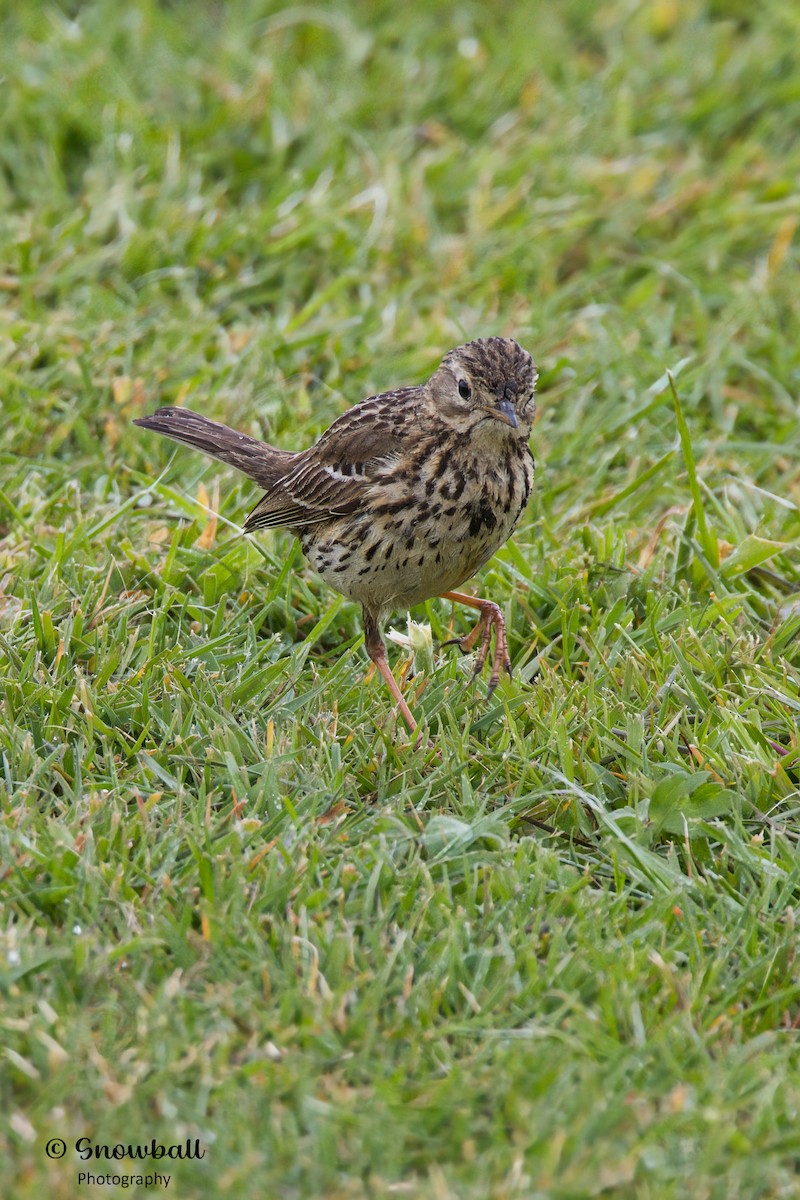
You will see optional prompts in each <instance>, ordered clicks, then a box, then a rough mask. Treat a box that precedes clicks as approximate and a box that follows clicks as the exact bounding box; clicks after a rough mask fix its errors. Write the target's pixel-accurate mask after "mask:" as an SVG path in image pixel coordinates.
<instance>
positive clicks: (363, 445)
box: [245, 388, 420, 530]
mask: <svg viewBox="0 0 800 1200" xmlns="http://www.w3.org/2000/svg"><path fill="white" fill-rule="evenodd" d="M419 391H420V389H419V388H403V389H401V390H400V391H397V392H384V393H382V394H381V395H380V396H372V397H370V398H369V399H368V400H363V401H362V402H361V404H357V405H355V407H354V408H350V409H348V410H347V412H345V413H342V415H341V416H340V417H339V418H338V419H337V420H336V421H334V423H333V424H332V425H331V427H330V428H329V429H328V430H326V432H325V433H324V434H323V435H322V437H321V438H320V439H319V441H318V442H317V443H316V445H314V446H312V447H311V448H310V449H309V450H306V451H304V452H303V453H301V454H298V455H297V457H296V460H295V465H294V466H293V468H292V470H291V471H289V472H287V474H286V475H284V476H283V477H282V478H281V479H278V480H276V482H275V483H274V484H273V485H272V487H270V488H269V489H268V491H267V492H266V494H265V495H264V496H262V498H261V500H259V502H258V504H257V505H256V506H255V508H254V509H253V511H252V512H251V513H250V516H249V517H248V518H247V520H246V522H245V529H248V530H249V529H268V528H278V527H279V526H284V527H286V528H288V529H299V528H302V527H303V526H305V525H316V524H318V523H319V522H320V521H327V520H329V519H330V518H331V517H337V516H347V515H349V514H350V513H355V512H358V511H359V510H360V509H361V508H363V506H364V505H365V502H366V500H367V497H368V495H369V492H370V490H371V489H372V487H373V486H374V484H375V483H376V481H377V480H379V479H380V477H381V474H382V473H384V472H385V471H386V469H387V468H388V467H389V466H390V464H391V463H392V462H393V460H395V459H396V458H397V456H398V454H400V453H401V452H402V451H403V449H404V447H406V446H407V445H408V442H409V440H410V439H411V437H412V428H413V411H414V408H415V404H414V402H415V400H416V399H417V397H418V396H419Z"/></svg>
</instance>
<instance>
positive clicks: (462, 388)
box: [458, 379, 472, 400]
mask: <svg viewBox="0 0 800 1200" xmlns="http://www.w3.org/2000/svg"><path fill="white" fill-rule="evenodd" d="M458 394H459V396H460V397H461V399H462V400H469V398H470V396H471V395H472V392H471V391H470V387H469V384H468V383H467V381H466V379H459V381H458Z"/></svg>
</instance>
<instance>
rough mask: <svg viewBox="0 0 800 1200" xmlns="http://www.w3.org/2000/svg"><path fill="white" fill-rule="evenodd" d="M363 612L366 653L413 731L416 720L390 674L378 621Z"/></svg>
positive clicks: (415, 726) (370, 614)
mask: <svg viewBox="0 0 800 1200" xmlns="http://www.w3.org/2000/svg"><path fill="white" fill-rule="evenodd" d="M363 612H364V645H365V646H366V650H367V654H368V655H369V656H370V658H371V659H372V661H373V662H374V663H375V666H376V667H377V668H378V670H379V671H380V673H381V675H382V676H383V678H384V681H385V683H386V686H387V687H388V689H389V691H390V692H391V693H392V696H393V697H394V699H395V701H396V703H397V707H398V708H399V709H400V712H401V713H402V714H403V717H404V719H405V722H406V724H407V725H408V728H409V729H410V730H411V732H412V733H413V732H414V730H415V729H416V728H417V722H416V721H415V720H414V718H413V716H412V715H411V709H410V708H409V707H408V705H407V704H406V702H405V700H404V699H403V693H402V692H401V691H400V687H399V685H398V683H397V680H396V679H395V677H394V675H393V674H392V672H391V669H390V667H389V662H388V659H387V658H386V647H385V646H384V644H383V638H382V637H381V634H380V630H379V628H378V622H377V621H376V620H375V618H374V617H373V615H372V613H369V612H367V610H366V609H364V610H363Z"/></svg>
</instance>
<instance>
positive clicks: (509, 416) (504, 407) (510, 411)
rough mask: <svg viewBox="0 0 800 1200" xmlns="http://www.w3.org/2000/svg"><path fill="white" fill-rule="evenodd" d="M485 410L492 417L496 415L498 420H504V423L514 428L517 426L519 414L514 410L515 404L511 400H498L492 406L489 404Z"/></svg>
mask: <svg viewBox="0 0 800 1200" xmlns="http://www.w3.org/2000/svg"><path fill="white" fill-rule="evenodd" d="M485 411H486V412H487V413H488V414H489V416H490V417H496V418H497V420H498V421H502V422H503V424H504V425H510V426H511V428H512V429H516V428H517V414H516V413H515V412H514V405H513V404H512V403H511V401H510V400H498V401H497V403H496V404H494V405H493V406H492V407H491V408H489V407H488V406H487V408H486V409H485Z"/></svg>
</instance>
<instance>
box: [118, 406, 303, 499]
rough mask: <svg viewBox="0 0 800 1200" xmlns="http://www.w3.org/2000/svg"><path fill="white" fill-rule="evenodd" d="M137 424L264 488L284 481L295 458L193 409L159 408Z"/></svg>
mask: <svg viewBox="0 0 800 1200" xmlns="http://www.w3.org/2000/svg"><path fill="white" fill-rule="evenodd" d="M133 423H134V425H140V426H141V427H142V428H143V429H152V430H154V431H155V432H156V433H161V434H163V435H164V437H168V438H172V440H173V441H175V442H182V443H183V444H184V445H186V446H192V447H193V448H194V449H195V450H202V452H203V453H204V454H209V455H210V456H211V457H212V458H218V459H219V460H220V461H221V462H224V463H228V464H229V466H232V467H236V469H237V470H238V471H242V472H243V474H245V475H248V476H249V477H250V479H254V480H255V481H256V483H258V484H260V485H261V487H263V488H270V487H272V486H273V485H274V484H275V483H276V482H277V481H278V480H279V479H280V478H282V476H284V475H285V474H286V472H287V470H288V469H289V467H290V465H291V461H292V459H293V458H294V454H293V453H292V452H291V451H289V450H277V449H276V448H275V447H274V446H269V445H267V443H266V442H260V441H259V440H258V438H252V437H248V436H247V434H246V433H237V432H236V430H235V429H229V428H228V426H227V425H220V423H219V422H218V421H211V420H210V419H209V418H208V417H203V416H201V415H200V413H196V412H192V410H191V409H189V408H159V409H158V411H157V412H154V413H153V414H152V416H149V417H139V418H137V420H135V421H134V422H133Z"/></svg>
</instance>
